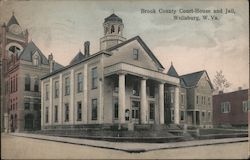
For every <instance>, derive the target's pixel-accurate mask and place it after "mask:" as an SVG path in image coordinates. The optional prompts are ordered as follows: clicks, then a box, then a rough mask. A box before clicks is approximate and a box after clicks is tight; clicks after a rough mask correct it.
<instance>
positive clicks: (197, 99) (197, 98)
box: [196, 96, 199, 104]
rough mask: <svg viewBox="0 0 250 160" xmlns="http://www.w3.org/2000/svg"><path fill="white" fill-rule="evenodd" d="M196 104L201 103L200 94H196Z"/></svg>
mask: <svg viewBox="0 0 250 160" xmlns="http://www.w3.org/2000/svg"><path fill="white" fill-rule="evenodd" d="M196 104H199V96H196Z"/></svg>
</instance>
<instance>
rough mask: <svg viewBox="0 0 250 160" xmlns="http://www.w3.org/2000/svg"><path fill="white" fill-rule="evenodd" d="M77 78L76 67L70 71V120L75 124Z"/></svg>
mask: <svg viewBox="0 0 250 160" xmlns="http://www.w3.org/2000/svg"><path fill="white" fill-rule="evenodd" d="M74 98H75V79H74V69H72V70H71V71H70V109H69V122H70V124H74V121H75V114H74V112H75V105H74Z"/></svg>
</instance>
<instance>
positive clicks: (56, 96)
mask: <svg viewBox="0 0 250 160" xmlns="http://www.w3.org/2000/svg"><path fill="white" fill-rule="evenodd" d="M58 97H59V82H58V81H55V98H58Z"/></svg>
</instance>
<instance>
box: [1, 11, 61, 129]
mask: <svg viewBox="0 0 250 160" xmlns="http://www.w3.org/2000/svg"><path fill="white" fill-rule="evenodd" d="M28 36H29V34H28V30H27V29H26V30H23V29H22V27H21V26H20V25H19V23H18V21H17V19H16V17H15V15H14V13H13V15H12V17H11V18H10V20H9V21H8V23H7V25H6V24H5V23H4V24H3V25H2V27H1V33H0V39H1V41H0V43H1V50H0V51H1V52H0V53H1V54H0V55H1V57H0V59H1V64H0V70H1V92H0V94H1V130H2V131H4V130H5V131H6V132H7V131H23V130H37V129H40V126H41V125H40V124H41V111H40V110H41V94H40V78H41V76H42V75H45V74H48V73H49V72H50V71H53V70H56V69H58V68H60V67H62V66H61V65H59V64H58V63H56V62H54V60H53V56H52V55H50V56H49V58H46V57H45V56H44V54H43V53H42V52H41V50H40V49H39V48H38V47H37V46H36V45H35V43H34V42H33V41H30V42H29V41H28Z"/></svg>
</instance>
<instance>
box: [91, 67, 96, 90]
mask: <svg viewBox="0 0 250 160" xmlns="http://www.w3.org/2000/svg"><path fill="white" fill-rule="evenodd" d="M96 88H97V67H95V68H92V89H96Z"/></svg>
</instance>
